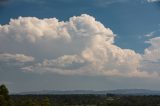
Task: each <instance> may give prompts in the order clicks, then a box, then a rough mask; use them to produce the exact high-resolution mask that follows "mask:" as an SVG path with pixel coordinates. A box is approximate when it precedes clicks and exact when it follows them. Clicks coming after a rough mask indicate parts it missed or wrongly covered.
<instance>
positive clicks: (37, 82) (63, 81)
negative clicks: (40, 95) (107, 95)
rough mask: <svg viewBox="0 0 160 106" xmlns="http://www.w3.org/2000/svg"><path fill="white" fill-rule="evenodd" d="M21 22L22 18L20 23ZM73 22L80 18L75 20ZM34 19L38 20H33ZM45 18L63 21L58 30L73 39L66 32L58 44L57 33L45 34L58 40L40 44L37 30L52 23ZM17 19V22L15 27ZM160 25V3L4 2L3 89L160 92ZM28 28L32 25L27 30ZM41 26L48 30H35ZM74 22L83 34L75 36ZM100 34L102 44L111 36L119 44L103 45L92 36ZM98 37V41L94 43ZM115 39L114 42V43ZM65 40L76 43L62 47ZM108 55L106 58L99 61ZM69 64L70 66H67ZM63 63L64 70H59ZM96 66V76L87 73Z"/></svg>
mask: <svg viewBox="0 0 160 106" xmlns="http://www.w3.org/2000/svg"><path fill="white" fill-rule="evenodd" d="M82 14H85V15H82ZM20 16H21V18H18V17H20ZM73 16H76V18H75V19H74V17H73ZM23 17H28V18H26V19H25V18H23ZM33 17H36V19H32V18H33ZM44 18H48V19H49V18H50V19H51V18H52V21H55V20H54V19H53V18H56V19H57V20H59V22H58V24H59V25H57V27H58V28H59V27H60V28H61V29H63V28H66V29H65V30H64V31H66V30H67V31H68V33H69V35H68V33H67V36H66V33H65V32H63V33H65V34H64V35H63V33H62V31H60V32H57V33H58V34H55V36H54V38H53V36H52V34H53V35H54V33H53V32H49V31H52V30H55V29H49V30H47V32H42V33H45V34H44V35H42V36H44V38H45V36H46V38H47V39H48V37H49V36H52V37H51V38H49V39H51V41H47V43H46V40H44V41H42V40H40V41H39V39H43V37H42V38H38V37H39V36H40V37H41V35H38V34H37V33H38V32H34V29H33V30H32V28H35V30H37V28H42V29H40V30H42V31H43V30H44V29H45V28H46V27H47V28H48V26H47V25H46V24H44V23H43V22H46V21H45V20H44ZM93 18H94V19H95V20H94V19H93ZM11 19H15V20H12V21H10V20H11ZM92 19H93V20H92ZM159 19H160V2H159V0H156V1H154V0H2V1H0V37H1V36H2V38H1V40H0V45H1V46H0V83H6V84H7V86H8V87H9V88H10V90H11V91H12V92H21V91H32V90H44V89H60V90H65V89H87V90H88V89H89V90H90V89H93V90H105V89H119V88H147V89H160V86H158V84H159V83H158V82H159V75H158V74H159V72H158V71H159V69H160V67H159V64H160V61H159V60H160V59H159V58H160V57H159V55H158V54H159V53H160V52H159V50H160V48H159V46H160V45H159V43H158V42H160V40H159V35H160V20H159ZM19 20H20V21H22V23H20V21H19ZM32 20H33V21H32ZM37 20H39V21H37ZM87 20H88V21H87ZM40 21H41V22H40ZM52 21H51V22H49V23H52ZM23 22H24V23H25V22H26V26H25V25H23ZM39 22H40V25H42V26H39V27H36V26H34V25H35V24H36V23H39ZM47 22H48V21H47ZM74 22H75V25H76V26H73V27H76V28H77V29H78V28H79V27H80V29H81V30H78V31H79V32H76V31H74V32H72V31H70V29H69V28H70V27H72V26H70V24H71V23H74ZM97 22H100V24H99V23H97ZM18 23H20V24H18ZM49 23H47V24H49ZM6 24H8V26H6ZM31 24H33V25H32V27H31V26H30V25H31ZM55 24H57V22H56V21H55V22H53V26H55ZM61 24H64V25H61ZM38 25H39V24H38ZM96 25H99V26H100V28H99V27H97V26H96ZM103 25H104V26H105V27H103ZM62 26H63V27H62ZM21 27H22V28H23V29H25V28H26V30H23V29H21ZM27 28H28V29H27ZM96 28H97V29H96ZM108 28H110V30H111V32H110V30H109V29H108ZM95 30H97V31H98V33H99V34H100V35H101V37H102V38H103V36H105V37H107V39H110V40H113V39H114V40H113V41H111V42H110V41H106V42H108V43H109V46H108V45H106V44H105V45H102V44H100V43H99V42H103V41H99V39H98V38H97V36H98V35H97V34H95V35H94V34H93V33H92V31H93V32H94V31H95ZM104 30H105V31H104ZM25 31H26V32H25ZM81 31H84V32H83V33H82V32H81ZM23 32H24V33H23ZM35 33H36V34H35ZM48 33H51V34H48ZM96 33H97V32H96ZM101 33H104V34H101ZM34 34H35V35H34ZM39 34H41V33H40V32H39ZM47 34H48V35H47ZM92 34H93V36H95V37H90V35H92ZM107 34H108V35H107ZM110 34H111V35H113V36H112V37H110ZM75 35H76V36H80V35H83V36H82V37H81V36H80V38H79V37H74V36H75ZM106 35H107V36H106ZM57 36H58V37H57ZM59 36H62V37H63V36H65V39H67V40H70V37H71V39H72V40H71V41H61V38H60V40H59ZM86 36H87V37H86ZM88 36H89V37H88ZM34 37H35V38H34ZM68 37H69V38H68ZM12 38H13V39H12ZM14 38H15V39H16V40H14ZM52 38H53V41H52ZM57 38H58V40H57ZM17 39H18V40H23V41H17ZM28 39H29V40H31V41H28ZM37 39H38V40H37ZM55 39H56V40H55ZM91 39H94V40H95V39H96V40H95V41H94V40H91ZM100 39H101V38H100ZM33 42H34V43H33ZM66 42H71V43H70V44H68V43H66ZM88 42H89V44H88ZM113 42H114V43H113ZM97 45H98V47H102V48H103V47H105V48H103V49H104V50H103V51H101V49H99V48H98V49H97V48H96V47H95V46H97ZM67 48H68V49H67ZM77 48H78V49H77ZM86 48H87V49H86ZM117 48H120V49H117ZM126 49H128V50H129V51H126ZM107 50H108V51H111V59H110V58H108V56H110V54H109V52H108V51H107ZM96 51H98V52H96ZM95 52H96V53H95ZM103 52H104V54H105V57H101V56H99V54H103ZM94 53H95V54H94ZM119 53H122V54H119ZM90 54H93V55H92V56H90ZM106 54H107V55H106ZM97 55H98V56H97ZM114 55H116V56H114ZM112 56H113V57H112ZM127 57H131V58H127ZM101 58H104V62H103V63H101V64H98V62H99V60H100V59H101ZM105 58H106V59H105ZM116 59H117V60H116ZM46 60H47V61H46ZM64 60H65V62H66V61H67V63H63V62H64ZM106 60H108V61H106ZM57 61H58V63H57ZM62 61H63V62H62ZM122 61H123V62H122ZM70 62H71V63H70ZM13 63H14V64H13ZM60 63H61V64H63V66H61V65H59V64H60ZM46 64H47V65H46ZM66 64H67V65H66ZM135 64H136V65H135ZM51 65H52V66H51ZM94 66H96V67H98V68H97V69H95V70H94V71H93V72H90V71H91V70H87V69H88V68H91V69H92V68H94ZM147 66H148V67H147ZM101 67H103V68H102V69H101ZM155 67H156V68H155ZM23 69H25V71H24V70H23ZM26 69H27V70H26ZM37 70H40V71H37ZM80 70H87V71H86V72H85V71H80ZM135 70H136V71H135ZM137 70H138V71H137ZM75 71H76V72H75ZM97 71H98V72H97ZM126 72H127V74H126V75H125V73H126ZM88 73H89V74H88ZM153 76H156V78H153ZM137 80H138V81H137Z"/></svg>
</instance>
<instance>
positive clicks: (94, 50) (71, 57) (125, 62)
mask: <svg viewBox="0 0 160 106" xmlns="http://www.w3.org/2000/svg"><path fill="white" fill-rule="evenodd" d="M114 37H115V35H114V33H113V32H112V30H111V29H109V28H106V27H105V26H104V25H103V24H102V23H100V22H98V21H96V20H95V18H94V17H92V16H89V15H86V14H83V15H81V16H74V17H71V18H70V19H69V21H66V22H64V21H59V20H57V19H56V18H50V19H48V18H45V19H38V18H36V17H19V18H18V19H11V21H10V22H9V24H8V25H0V50H1V51H3V52H5V53H14V52H15V53H17V52H18V53H20V54H24V55H25V54H29V55H30V56H32V57H34V58H35V60H36V61H35V62H34V64H33V65H29V66H28V65H26V66H23V67H21V69H23V70H25V71H31V72H37V73H45V72H53V73H58V74H63V75H104V76H123V77H150V76H156V75H157V74H155V73H149V72H148V71H145V70H139V69H140V68H141V66H142V65H141V61H143V58H144V57H146V56H145V55H147V54H145V55H144V56H142V55H141V54H139V53H136V52H135V51H134V50H131V49H122V48H120V47H118V46H117V45H115V44H114ZM2 45H5V47H4V46H2ZM17 47H18V48H17ZM146 51H147V49H146ZM11 57H12V56H11ZM13 57H14V56H13ZM2 58H3V55H2ZM14 59H16V58H14ZM23 59H24V58H23ZM30 60H33V58H32V59H31V58H30Z"/></svg>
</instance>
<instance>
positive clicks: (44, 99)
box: [0, 85, 160, 106]
mask: <svg viewBox="0 0 160 106" xmlns="http://www.w3.org/2000/svg"><path fill="white" fill-rule="evenodd" d="M0 106H160V96H152V95H151V96H130V95H113V94H105V95H93V94H90V95H89V94H88V95H9V91H8V89H7V87H6V86H5V85H0Z"/></svg>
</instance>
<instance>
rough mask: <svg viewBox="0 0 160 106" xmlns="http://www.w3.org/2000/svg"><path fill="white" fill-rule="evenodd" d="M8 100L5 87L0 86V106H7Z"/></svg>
mask: <svg viewBox="0 0 160 106" xmlns="http://www.w3.org/2000/svg"><path fill="white" fill-rule="evenodd" d="M9 102H10V98H9V91H8V89H7V87H6V86H5V85H4V84H3V85H1V86H0V106H9V104H10V103H9Z"/></svg>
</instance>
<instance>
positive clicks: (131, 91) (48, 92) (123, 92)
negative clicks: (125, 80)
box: [17, 89, 160, 96]
mask: <svg viewBox="0 0 160 106" xmlns="http://www.w3.org/2000/svg"><path fill="white" fill-rule="evenodd" d="M32 94H33V95H45V94H46V95H68V94H97V95H98V94H99V95H105V94H116V95H159V96H160V91H153V90H147V89H117V90H108V91H107V90H106V91H94V90H66V91H59V90H43V91H32V92H21V93H17V95H32Z"/></svg>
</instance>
